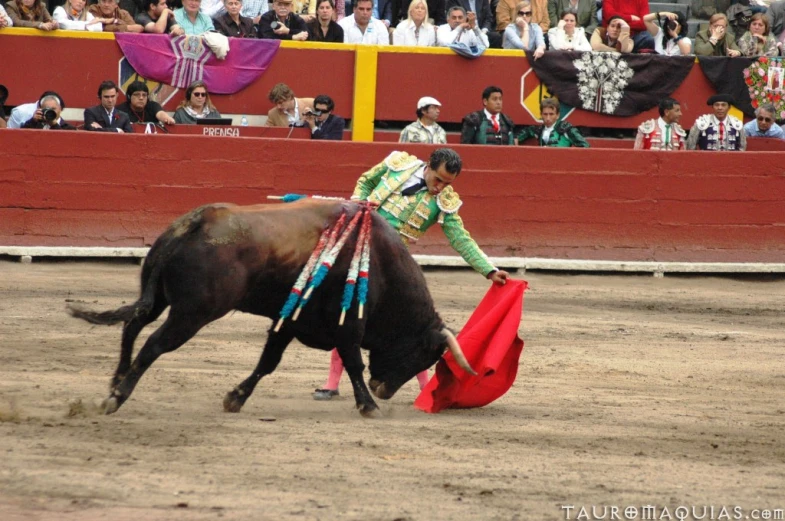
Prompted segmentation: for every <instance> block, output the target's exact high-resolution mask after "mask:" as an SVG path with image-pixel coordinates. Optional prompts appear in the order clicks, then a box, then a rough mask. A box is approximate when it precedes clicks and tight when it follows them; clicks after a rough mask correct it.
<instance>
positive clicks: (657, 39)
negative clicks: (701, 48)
mask: <svg viewBox="0 0 785 521" xmlns="http://www.w3.org/2000/svg"><path fill="white" fill-rule="evenodd" d="M664 39H665V33H663V32H662V28H660V30H659V31H658V32H657V34H655V35H654V50H655V51H657V54H664V55H665V56H681V55H682V52H681V48H679V44H678V43H676V42H674V41H673V38H671V39H670V40H668V44H667V45H666V46H665V47H664V48H663V46H662V41H663V40H664ZM681 40H682V41H685V42H687V43H688V44H689V45H690V49H692V42H691V41H690V39H689V38H687V37H686V36H685V37H684V38H682V39H681Z"/></svg>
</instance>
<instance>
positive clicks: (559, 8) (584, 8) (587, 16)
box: [548, 0, 598, 41]
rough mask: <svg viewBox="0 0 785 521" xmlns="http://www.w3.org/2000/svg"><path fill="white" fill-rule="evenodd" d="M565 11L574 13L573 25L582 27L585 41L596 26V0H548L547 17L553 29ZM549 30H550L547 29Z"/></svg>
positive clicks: (562, 18)
mask: <svg viewBox="0 0 785 521" xmlns="http://www.w3.org/2000/svg"><path fill="white" fill-rule="evenodd" d="M565 12H571V13H573V14H574V15H575V25H576V26H577V27H583V30H584V31H585V32H586V41H588V40H589V38H591V35H592V34H594V30H595V29H596V28H597V24H598V21H597V2H596V1H595V0H548V19H549V20H550V27H551V29H553V28H554V27H556V24H557V23H559V20H564V17H563V16H562V14H563V13H565ZM549 31H550V30H549Z"/></svg>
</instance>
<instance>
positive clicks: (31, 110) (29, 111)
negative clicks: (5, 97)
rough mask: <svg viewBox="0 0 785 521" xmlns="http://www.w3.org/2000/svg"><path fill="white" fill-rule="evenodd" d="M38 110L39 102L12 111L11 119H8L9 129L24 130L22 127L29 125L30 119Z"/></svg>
mask: <svg viewBox="0 0 785 521" xmlns="http://www.w3.org/2000/svg"><path fill="white" fill-rule="evenodd" d="M36 110H38V102H37V101H36V102H33V103H25V104H24V105H19V106H17V107H15V108H14V110H12V111H11V117H10V118H8V128H22V125H24V124H25V123H27V120H28V119H30V118H32V117H33V116H35V111H36Z"/></svg>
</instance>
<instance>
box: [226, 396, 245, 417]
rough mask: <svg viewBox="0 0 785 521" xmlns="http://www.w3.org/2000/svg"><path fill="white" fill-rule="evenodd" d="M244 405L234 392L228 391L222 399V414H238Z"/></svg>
mask: <svg viewBox="0 0 785 521" xmlns="http://www.w3.org/2000/svg"><path fill="white" fill-rule="evenodd" d="M244 404H245V401H244V400H242V399H241V398H240V397H239V396H237V394H236V392H235V391H229V392H228V393H226V396H225V397H224V412H240V409H242V408H243V405H244Z"/></svg>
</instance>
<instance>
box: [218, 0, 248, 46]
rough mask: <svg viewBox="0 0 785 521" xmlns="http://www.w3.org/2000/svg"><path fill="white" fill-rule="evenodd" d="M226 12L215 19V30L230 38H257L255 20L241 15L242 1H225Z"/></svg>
mask: <svg viewBox="0 0 785 521" xmlns="http://www.w3.org/2000/svg"><path fill="white" fill-rule="evenodd" d="M223 2H224V7H225V8H226V12H225V13H223V14H220V15H218V16H216V17H215V18H214V19H213V25H214V26H215V30H216V31H218V32H219V33H221V34H222V35H224V36H226V37H228V38H256V27H254V24H253V20H251V19H250V18H246V17H244V16H242V15H241V14H240V10H241V9H242V7H243V2H242V0H223Z"/></svg>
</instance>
